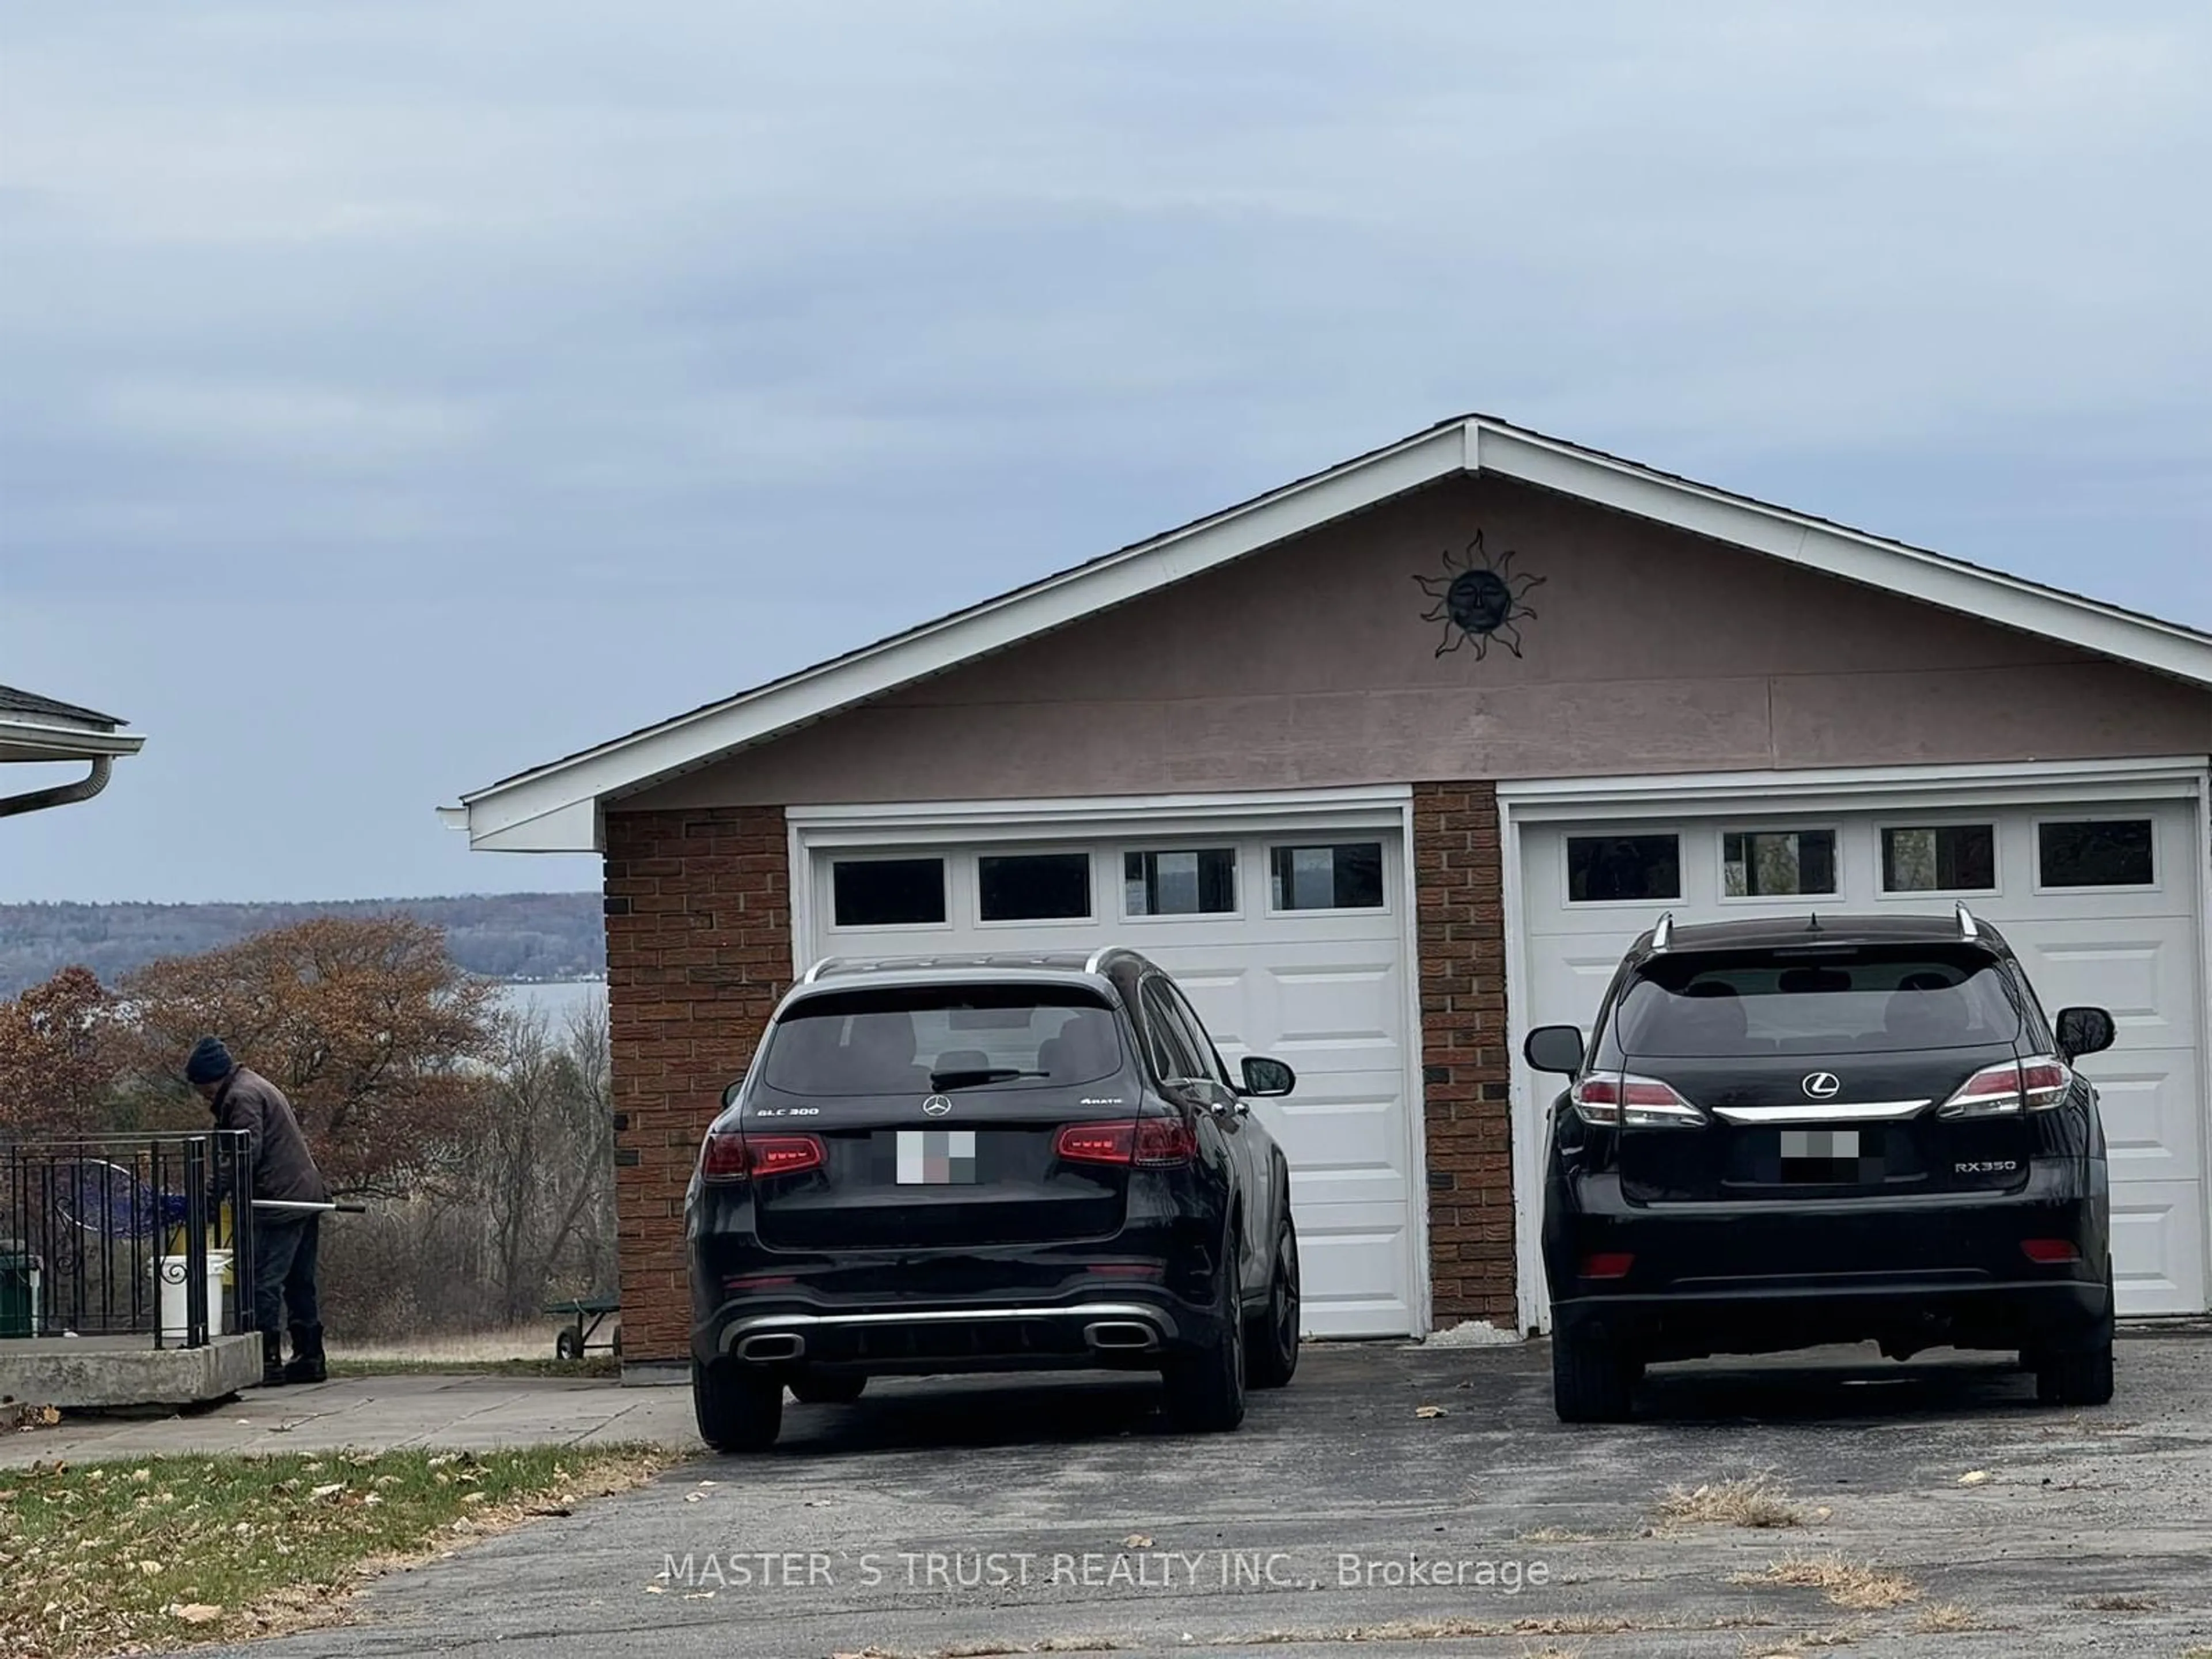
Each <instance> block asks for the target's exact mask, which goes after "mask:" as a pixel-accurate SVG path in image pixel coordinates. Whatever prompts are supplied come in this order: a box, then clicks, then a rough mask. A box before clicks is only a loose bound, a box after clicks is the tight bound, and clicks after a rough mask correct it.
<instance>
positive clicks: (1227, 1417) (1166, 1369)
mask: <svg viewBox="0 0 2212 1659" xmlns="http://www.w3.org/2000/svg"><path fill="white" fill-rule="evenodd" d="M1220 1278H1221V1282H1220V1284H1219V1285H1218V1287H1217V1289H1216V1291H1215V1304H1216V1306H1217V1307H1218V1310H1219V1311H1220V1320H1219V1331H1220V1334H1219V1335H1218V1336H1217V1337H1216V1338H1215V1339H1214V1340H1213V1342H1212V1344H1211V1346H1207V1347H1206V1348H1205V1349H1203V1350H1202V1351H1200V1352H1197V1353H1194V1354H1186V1355H1182V1356H1179V1357H1177V1358H1174V1359H1170V1361H1168V1363H1167V1364H1165V1365H1164V1366H1163V1367H1162V1368H1161V1372H1160V1381H1161V1383H1162V1384H1163V1385H1164V1395H1163V1397H1162V1401H1161V1405H1162V1407H1163V1409H1164V1411H1165V1412H1166V1413H1167V1419H1168V1426H1169V1427H1170V1428H1172V1429H1173V1430H1175V1431H1176V1433H1178V1434H1224V1433H1226V1432H1227V1431H1230V1430H1231V1429H1233V1428H1235V1427H1236V1426H1237V1425H1238V1424H1239V1423H1242V1422H1243V1420H1244V1310H1243V1309H1242V1308H1241V1307H1239V1306H1238V1305H1237V1257H1236V1251H1235V1249H1234V1247H1233V1246H1231V1248H1229V1249H1225V1250H1224V1252H1223V1261H1222V1265H1221V1274H1220Z"/></svg>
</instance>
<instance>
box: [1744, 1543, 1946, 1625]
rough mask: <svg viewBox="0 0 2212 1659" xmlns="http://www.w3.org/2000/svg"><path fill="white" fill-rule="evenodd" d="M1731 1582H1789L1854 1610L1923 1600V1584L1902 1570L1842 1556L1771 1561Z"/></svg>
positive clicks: (1878, 1608)
mask: <svg viewBox="0 0 2212 1659" xmlns="http://www.w3.org/2000/svg"><path fill="white" fill-rule="evenodd" d="M1729 1583H1732V1584H1789V1585H1792V1586H1795V1587H1796V1588H1799V1589H1816V1590H1818V1591H1820V1594H1821V1595H1825V1596H1826V1597H1827V1598H1828V1600H1829V1601H1830V1602H1831V1603H1832V1604H1833V1605H1835V1606H1837V1607H1850V1608H1851V1609H1852V1610H1853V1611H1854V1612H1864V1613H1871V1612H1878V1611H1881V1610H1882V1609H1885V1608H1888V1607H1903V1606H1904V1605H1905V1603H1906V1602H1907V1601H1918V1600H1919V1599H1920V1594H1921V1591H1920V1586H1919V1585H1917V1584H1916V1583H1913V1582H1912V1581H1911V1579H1910V1578H1907V1577H1905V1575H1904V1574H1903V1573H1901V1572H1892V1571H1888V1570H1887V1568H1884V1567H1873V1566H1868V1565H1865V1564H1864V1563H1863V1562H1857V1561H1846V1560H1844V1558H1843V1557H1842V1556H1840V1555H1793V1556H1789V1557H1786V1558H1784V1559H1782V1560H1779V1561H1772V1562H1769V1563H1768V1564H1767V1565H1765V1567H1763V1568H1761V1569H1760V1570H1759V1571H1757V1572H1740V1573H1738V1574H1736V1575H1735V1577H1733V1578H1731V1579H1730V1580H1729Z"/></svg>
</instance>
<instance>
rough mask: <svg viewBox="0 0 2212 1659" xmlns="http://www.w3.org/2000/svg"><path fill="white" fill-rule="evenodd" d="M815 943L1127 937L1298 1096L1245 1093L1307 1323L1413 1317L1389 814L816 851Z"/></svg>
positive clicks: (1038, 943)
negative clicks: (1284, 1196)
mask: <svg viewBox="0 0 2212 1659" xmlns="http://www.w3.org/2000/svg"><path fill="white" fill-rule="evenodd" d="M811 860H812V866H813V869H812V877H811V879H812V884H813V890H812V893H811V903H810V906H809V910H810V913H811V939H812V945H813V954H814V955H817V956H833V955H834V956H857V957H871V956H911V955H915V954H917V953H934V952H939V951H947V952H950V951H1074V950H1081V951H1089V950H1092V949H1095V948H1097V946H1098V945H1104V944H1114V945H1127V946H1128V947H1129V948H1131V949H1133V950H1136V951H1142V952H1143V953H1144V954H1145V955H1146V956H1147V957H1150V958H1151V959H1152V960H1153V961H1154V962H1157V963H1159V964H1160V966H1161V967H1163V968H1164V969H1167V970H1168V971H1169V972H1170V974H1172V975H1175V977H1176V981H1177V982H1178V983H1180V984H1181V985H1182V987H1184V989H1185V991H1186V992H1187V993H1188V994H1189V997H1190V999H1191V1001H1192V1003H1193V1004H1194V1006H1196V1008H1197V1009H1198V1012H1199V1015H1200V1018H1202V1019H1204V1020H1205V1022H1206V1029H1207V1030H1210V1031H1211V1032H1212V1034H1213V1038H1214V1041H1215V1042H1217V1043H1218V1045H1219V1047H1220V1048H1221V1051H1222V1053H1223V1055H1224V1056H1225V1058H1226V1059H1227V1060H1228V1061H1229V1063H1230V1065H1231V1067H1234V1066H1235V1065H1236V1064H1237V1060H1238V1059H1239V1058H1240V1057H1241V1056H1242V1055H1243V1054H1272V1055H1273V1056H1274V1057H1276V1058H1277V1059H1279V1060H1285V1061H1287V1062H1289V1064H1290V1065H1291V1066H1293V1067H1294V1068H1296V1070H1297V1075H1298V1086H1297V1091H1296V1092H1295V1093H1293V1094H1291V1096H1290V1097H1288V1098H1286V1099H1283V1100H1262V1101H1255V1103H1253V1109H1254V1111H1255V1113H1256V1114H1257V1115H1258V1116H1259V1118H1260V1120H1261V1122H1262V1123H1264V1124H1265V1125H1266V1126H1267V1130H1268V1132H1269V1133H1271V1134H1273V1136H1274V1137H1275V1139H1276V1140H1277V1142H1278V1143H1279V1145H1280V1146H1282V1148H1283V1152H1284V1155H1285V1158H1287V1159H1288V1160H1289V1162H1290V1166H1291V1207H1292V1209H1293V1211H1294V1212H1295V1213H1296V1215H1297V1225H1298V1240H1299V1249H1300V1256H1301V1267H1302V1272H1303V1279H1304V1303H1305V1323H1306V1328H1307V1330H1308V1331H1309V1332H1310V1334H1315V1335H1320V1336H1389V1335H1401V1334H1407V1333H1409V1332H1412V1331H1413V1330H1415V1329H1417V1328H1419V1324H1420V1323H1425V1322H1417V1321H1416V1318H1415V1315H1414V1285H1416V1284H1417V1283H1418V1282H1419V1279H1418V1275H1417V1272H1416V1262H1417V1256H1416V1253H1417V1252H1418V1251H1419V1249H1422V1248H1423V1246H1424V1243H1425V1233H1424V1231H1423V1230H1422V1229H1421V1227H1420V1226H1419V1218H1418V1217H1417V1215H1416V1213H1415V1212H1414V1210H1413V1181H1412V1176H1411V1171H1412V1170H1413V1167H1414V1164H1413V1143H1412V1120H1411V1117H1410V1115H1409V1112H1408V1109H1407V1079H1408V1073H1409V1067H1408V1066H1407V1054H1406V1048H1407V1041H1408V1030H1409V1025H1410V1015H1409V1012H1408V1010H1409V1002H1408V999H1409V997H1410V995H1411V992H1412V981H1411V977H1410V975H1409V974H1408V973H1407V964H1406V960H1405V955H1406V952H1405V945H1404V938H1405V933H1406V926H1405V923H1406V914H1405V908H1404V906H1405V891H1406V888H1405V874H1404V860H1403V856H1402V846H1401V836H1400V835H1399V834H1398V832H1397V831H1395V829H1394V830H1389V831H1384V830H1377V829H1341V828H1337V829H1327V830H1320V831H1286V832H1283V833H1278V834H1273V835H1256V836H1255V835H1249V834H1242V833H1235V834H1222V835H1215V836H1192V837H1188V838H1184V839H1180V840H1174V841H1164V840H1134V839H1132V840H1128V841H1119V840H1116V841H1111V842H1095V843H1091V844H1068V843H1058V844H1054V845H1050V846H1041V845H1037V844H1035V843H1032V844H1030V845H1026V846H1004V847H999V846H993V847H978V846H975V844H973V843H972V842H971V843H966V844H963V845H959V846H950V847H948V846H942V845H937V846H931V845H915V846H908V847H904V848H866V850H860V849H856V848H836V849H830V848H817V850H815V851H814V852H813V853H812V854H811Z"/></svg>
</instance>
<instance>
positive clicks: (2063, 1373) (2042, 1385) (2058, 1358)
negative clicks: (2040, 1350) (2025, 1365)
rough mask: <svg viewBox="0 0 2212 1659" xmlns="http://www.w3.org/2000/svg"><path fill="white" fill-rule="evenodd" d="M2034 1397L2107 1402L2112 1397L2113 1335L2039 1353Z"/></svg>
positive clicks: (2062, 1402) (2050, 1401)
mask: <svg viewBox="0 0 2212 1659" xmlns="http://www.w3.org/2000/svg"><path fill="white" fill-rule="evenodd" d="M2035 1397H2036V1398H2037V1399H2038V1400H2039V1401H2042V1402H2043V1403H2044V1404H2045V1405H2046V1406H2109V1405H2110V1404H2112V1338H2111V1337H2110V1336H2109V1335H2108V1336H2106V1338H2105V1340H2103V1341H2102V1342H2101V1343H2100V1344H2098V1346H2095V1347H2093V1348H2083V1349H2081V1350H2080V1351H2078V1352H2073V1353H2051V1354H2044V1355H2042V1356H2040V1357H2039V1358H2038V1359H2037V1361H2036V1365H2035Z"/></svg>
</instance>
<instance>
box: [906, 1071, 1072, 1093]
mask: <svg viewBox="0 0 2212 1659" xmlns="http://www.w3.org/2000/svg"><path fill="white" fill-rule="evenodd" d="M1050 1075H1051V1073H1048V1072H1024V1071H1023V1070H1021V1069H1020V1068H1019V1067H1018V1066H991V1067H989V1068H987V1069H986V1068H982V1067H971V1068H969V1070H967V1071H964V1072H932V1073H930V1074H929V1086H930V1087H931V1088H933V1089H972V1088H973V1087H975V1085H977V1084H979V1083H1005V1082H1007V1081H1009V1080H1010V1079H1014V1078H1018V1077H1048V1076H1050Z"/></svg>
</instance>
